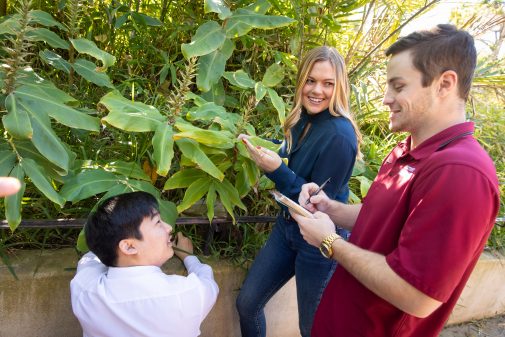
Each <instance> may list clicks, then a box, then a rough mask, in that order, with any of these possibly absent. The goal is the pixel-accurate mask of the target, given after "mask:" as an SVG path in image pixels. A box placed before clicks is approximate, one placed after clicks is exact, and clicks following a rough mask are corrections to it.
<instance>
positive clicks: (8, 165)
mask: <svg viewBox="0 0 505 337" xmlns="http://www.w3.org/2000/svg"><path fill="white" fill-rule="evenodd" d="M15 164H16V155H15V154H14V152H12V151H8V150H5V151H0V177H6V176H8V175H9V173H10V172H11V171H12V168H13V167H14V165H15Z"/></svg>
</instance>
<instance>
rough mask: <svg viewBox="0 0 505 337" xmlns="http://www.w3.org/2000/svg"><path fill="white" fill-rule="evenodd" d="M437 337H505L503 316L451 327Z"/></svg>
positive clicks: (504, 317)
mask: <svg viewBox="0 0 505 337" xmlns="http://www.w3.org/2000/svg"><path fill="white" fill-rule="evenodd" d="M439 337H505V315H501V316H495V317H493V318H488V319H483V320H480V321H472V322H468V323H464V324H459V325H451V326H448V327H446V328H445V329H444V330H442V333H441V334H440V336H439Z"/></svg>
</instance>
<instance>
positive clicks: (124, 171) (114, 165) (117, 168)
mask: <svg viewBox="0 0 505 337" xmlns="http://www.w3.org/2000/svg"><path fill="white" fill-rule="evenodd" d="M103 169H104V170H106V171H107V172H112V173H115V174H120V175H123V176H125V177H128V178H131V179H140V180H145V181H151V178H149V176H148V175H147V174H146V173H145V172H144V171H143V170H142V168H141V167H140V166H139V164H138V163H136V162H126V161H122V160H115V161H113V162H109V163H107V164H105V165H104V166H103Z"/></svg>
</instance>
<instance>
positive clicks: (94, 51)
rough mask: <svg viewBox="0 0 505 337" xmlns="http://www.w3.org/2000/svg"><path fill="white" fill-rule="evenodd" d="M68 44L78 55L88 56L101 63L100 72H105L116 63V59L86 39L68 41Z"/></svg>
mask: <svg viewBox="0 0 505 337" xmlns="http://www.w3.org/2000/svg"><path fill="white" fill-rule="evenodd" d="M70 42H71V43H72V45H73V46H74V48H75V50H77V51H78V52H79V53H81V54H88V55H90V56H92V57H94V58H96V59H97V60H100V61H102V64H103V67H102V70H106V69H107V68H108V67H110V66H112V65H113V64H114V63H116V58H115V57H114V56H112V55H111V54H109V53H107V52H105V51H103V50H101V49H100V48H98V47H97V46H96V44H95V43H94V42H93V41H90V40H88V39H70Z"/></svg>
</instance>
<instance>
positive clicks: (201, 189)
mask: <svg viewBox="0 0 505 337" xmlns="http://www.w3.org/2000/svg"><path fill="white" fill-rule="evenodd" d="M211 179H212V178H209V177H205V178H200V179H198V180H195V181H194V182H193V183H192V184H191V185H189V187H188V188H187V189H186V192H185V193H184V198H183V199H182V202H181V203H180V204H179V205H178V206H177V212H179V213H181V212H184V211H185V210H187V209H188V208H190V207H191V206H192V205H193V204H194V203H195V202H197V201H198V200H200V199H201V198H202V197H203V196H204V195H205V194H206V193H207V191H208V190H209V186H210V184H211V182H212V180H211Z"/></svg>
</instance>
